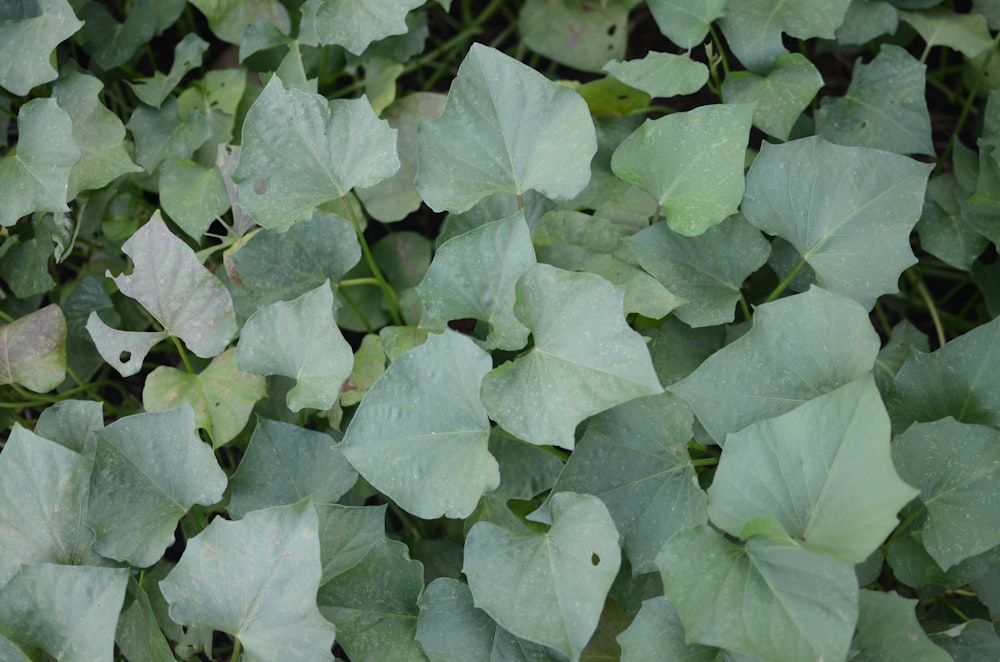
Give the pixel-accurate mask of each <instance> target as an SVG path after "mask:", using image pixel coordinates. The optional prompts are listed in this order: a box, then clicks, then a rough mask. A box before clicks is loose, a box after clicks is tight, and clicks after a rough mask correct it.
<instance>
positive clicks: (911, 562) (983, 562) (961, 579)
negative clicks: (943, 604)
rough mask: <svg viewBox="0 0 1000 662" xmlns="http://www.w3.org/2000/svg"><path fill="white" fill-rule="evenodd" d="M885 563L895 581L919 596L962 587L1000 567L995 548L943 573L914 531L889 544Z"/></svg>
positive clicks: (919, 536)
mask: <svg viewBox="0 0 1000 662" xmlns="http://www.w3.org/2000/svg"><path fill="white" fill-rule="evenodd" d="M886 561H887V562H888V564H889V567H890V568H892V574H893V576H894V577H895V578H896V580H897V581H898V582H900V583H901V584H905V585H906V586H916V587H918V588H919V590H920V593H921V595H927V596H934V595H938V594H940V593H943V592H944V591H948V590H954V589H957V588H959V587H961V586H964V585H965V584H968V583H969V582H971V581H972V580H974V579H977V578H980V577H983V576H984V575H985V574H986V573H987V572H988V571H990V570H991V569H992V568H996V567H998V566H1000V547H994V548H993V549H991V550H989V551H988V552H984V553H982V554H978V555H976V556H973V557H972V558H969V559H966V560H964V561H962V562H961V563H959V564H958V565H956V566H953V567H952V568H951V569H949V570H948V571H944V570H942V569H941V566H939V565H938V564H937V561H935V560H934V559H933V558H932V557H931V555H930V554H928V553H927V550H926V549H925V548H924V544H923V541H922V536H921V533H920V532H919V531H916V532H913V533H911V535H907V536H903V537H902V538H900V539H898V540H896V541H895V542H894V543H892V544H891V545H889V549H888V551H887V553H886Z"/></svg>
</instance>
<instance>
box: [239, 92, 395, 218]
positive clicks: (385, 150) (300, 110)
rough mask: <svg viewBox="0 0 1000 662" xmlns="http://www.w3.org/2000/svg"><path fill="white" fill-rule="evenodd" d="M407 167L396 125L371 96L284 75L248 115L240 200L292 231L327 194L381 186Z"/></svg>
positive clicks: (334, 197)
mask: <svg viewBox="0 0 1000 662" xmlns="http://www.w3.org/2000/svg"><path fill="white" fill-rule="evenodd" d="M398 169H399V157H398V156H397V153H396V129H393V128H391V127H390V126H389V123H388V122H386V121H385V120H380V119H379V118H378V117H377V116H376V115H375V112H374V111H373V110H372V107H371V105H369V103H368V99H367V98H365V97H361V98H360V99H337V100H334V101H328V100H327V99H326V98H324V97H322V96H320V95H318V94H312V93H310V92H303V91H302V90H297V89H293V88H290V89H286V88H285V87H284V85H282V83H281V79H279V78H278V77H277V76H275V77H274V78H272V79H271V80H270V82H268V84H267V86H266V87H265V88H264V91H263V92H261V94H260V96H259V97H257V100H256V101H254V103H253V105H252V106H251V107H250V110H249V111H248V112H247V117H246V120H245V121H244V123H243V143H242V145H241V148H240V163H239V166H237V168H236V172H234V173H233V179H235V180H236V181H237V182H239V183H240V204H241V205H242V206H243V209H244V211H246V212H247V213H248V214H250V215H251V216H253V217H254V218H255V219H256V220H257V222H258V223H260V224H261V225H262V226H264V227H265V228H270V229H274V230H278V231H284V230H287V229H288V228H290V227H291V226H292V225H294V224H295V223H298V222H300V221H304V220H306V219H308V218H309V217H310V215H311V214H312V212H313V211H314V210H315V209H316V207H318V206H319V205H321V204H323V203H324V202H330V201H332V200H337V199H338V198H341V197H344V196H345V195H347V194H348V193H349V192H350V191H351V190H352V189H353V188H355V187H357V186H373V185H375V184H377V183H378V182H380V181H382V180H383V179H386V178H388V177H391V176H392V175H393V174H394V173H395V172H396V170H398Z"/></svg>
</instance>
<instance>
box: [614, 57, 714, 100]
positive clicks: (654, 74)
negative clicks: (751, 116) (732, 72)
mask: <svg viewBox="0 0 1000 662" xmlns="http://www.w3.org/2000/svg"><path fill="white" fill-rule="evenodd" d="M604 71H606V72H608V73H609V74H611V75H612V76H614V77H615V78H617V79H618V80H620V81H621V82H623V83H625V84H626V85H630V86H632V87H634V88H637V89H640V90H642V91H643V92H646V93H648V94H649V95H650V96H653V97H672V96H676V95H678V94H682V95H683V94H694V93H695V92H697V91H698V90H700V89H701V88H702V87H703V86H704V85H705V83H707V82H708V67H706V66H705V65H704V64H702V63H701V62H698V61H697V60H692V59H691V58H689V57H687V56H686V55H674V54H673V53H657V52H655V51H651V52H649V53H647V54H646V56H645V57H643V58H642V59H636V60H612V61H611V62H608V63H607V64H606V65H604ZM727 80H728V78H727Z"/></svg>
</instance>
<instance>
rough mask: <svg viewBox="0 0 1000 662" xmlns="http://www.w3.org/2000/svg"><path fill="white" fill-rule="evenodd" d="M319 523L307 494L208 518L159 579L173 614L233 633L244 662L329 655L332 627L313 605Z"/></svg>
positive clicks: (325, 657)
mask: <svg viewBox="0 0 1000 662" xmlns="http://www.w3.org/2000/svg"><path fill="white" fill-rule="evenodd" d="M318 528H319V520H318V519H317V516H316V509H315V508H314V507H313V505H312V502H311V501H309V500H304V501H301V502H299V503H296V504H293V505H290V506H281V507H276V508H268V509H266V510H256V511H254V512H252V513H247V515H246V517H244V518H243V519H241V520H239V521H237V522H231V521H227V520H224V519H222V518H216V519H214V520H212V522H211V523H210V524H209V525H208V527H207V528H206V529H205V530H204V531H202V532H201V533H199V534H198V535H197V536H195V537H194V538H191V539H189V540H188V543H187V549H185V550H184V554H183V555H182V556H181V560H180V561H179V562H178V563H177V565H176V566H175V567H174V569H173V570H172V571H171V572H170V574H169V575H167V578H166V579H164V580H163V581H161V582H160V591H161V592H162V593H163V597H164V598H166V601H167V603H168V604H169V605H170V618H171V619H173V620H174V621H176V622H177V623H181V624H183V625H189V626H190V625H195V626H198V627H206V628H211V629H213V630H220V631H222V632H227V633H229V634H231V635H233V636H234V637H236V638H237V639H239V641H240V643H241V644H242V645H243V650H244V656H245V659H246V660H247V662H269V661H270V660H278V659H288V660H303V662H312V661H314V660H315V661H318V662H319V661H322V662H325V661H329V662H333V655H332V654H331V652H330V648H331V647H332V646H333V638H334V626H333V624H331V623H330V622H328V621H327V620H326V619H324V618H323V617H322V615H320V613H319V610H318V609H317V607H316V591H317V590H318V589H319V580H320V573H321V570H322V569H321V567H320V549H319V537H318V533H317V532H318Z"/></svg>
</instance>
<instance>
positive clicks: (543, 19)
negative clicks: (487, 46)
mask: <svg viewBox="0 0 1000 662" xmlns="http://www.w3.org/2000/svg"><path fill="white" fill-rule="evenodd" d="M634 4H636V3H635V0H603V1H602V2H600V3H598V4H596V5H595V4H592V3H589V2H581V0H567V1H566V2H549V1H548V0H527V1H526V2H525V3H524V5H523V6H522V7H521V12H520V15H519V16H518V28H519V31H520V33H521V38H522V39H524V44H525V45H526V46H527V47H528V48H530V49H531V50H533V51H536V52H537V53H540V54H542V55H544V56H545V57H547V58H549V59H552V60H555V61H556V62H559V63H561V64H565V65H567V66H570V67H573V68H574V69H581V70H583V71H600V70H601V67H602V66H604V64H605V63H606V62H607V61H608V60H610V59H612V58H621V57H624V55H625V46H626V45H627V42H628V12H629V9H631V8H632V6H633V5H634Z"/></svg>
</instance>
